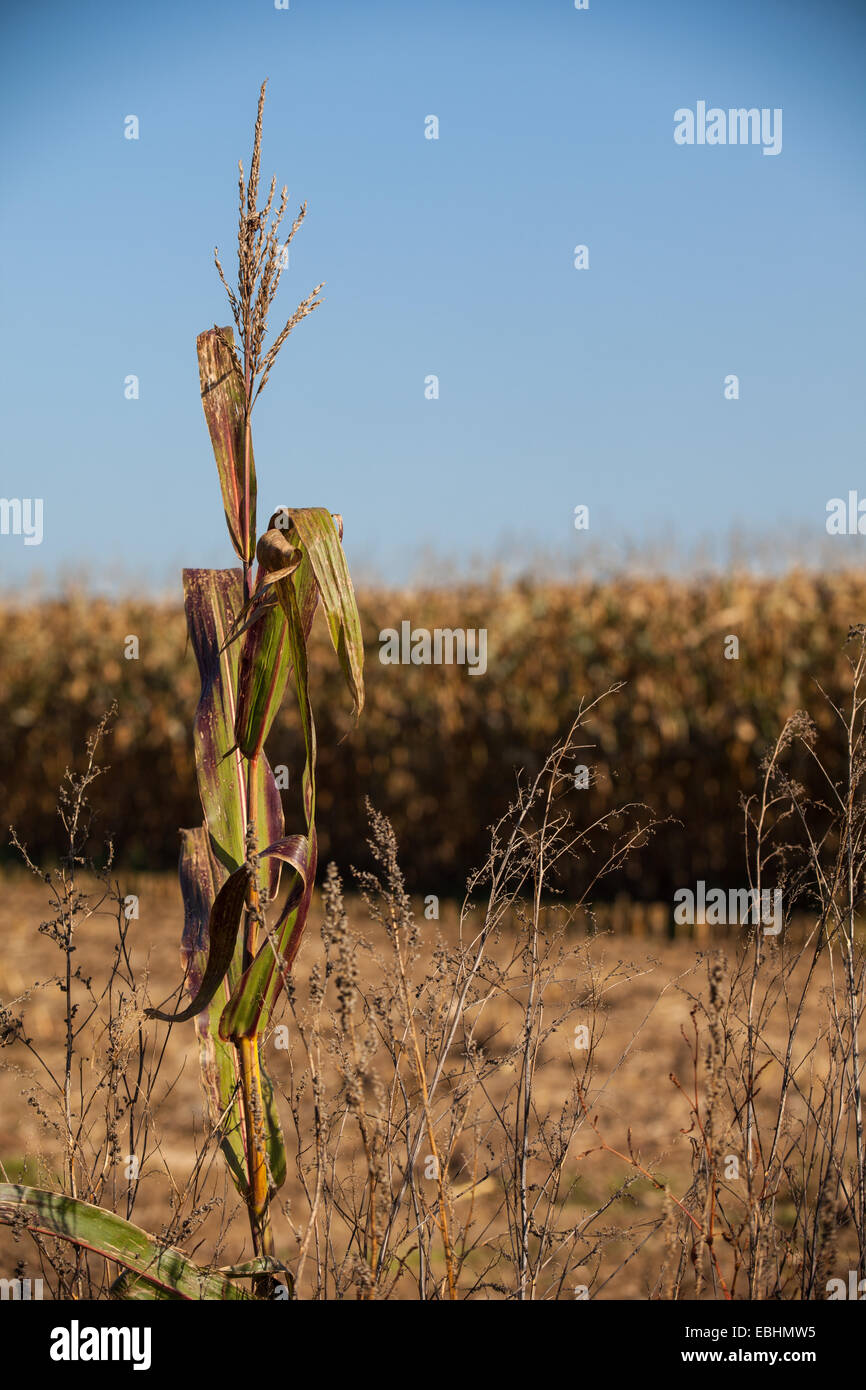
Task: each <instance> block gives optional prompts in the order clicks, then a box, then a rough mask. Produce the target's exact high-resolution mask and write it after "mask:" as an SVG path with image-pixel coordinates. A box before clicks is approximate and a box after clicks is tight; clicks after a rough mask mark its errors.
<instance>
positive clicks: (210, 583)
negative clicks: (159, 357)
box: [151, 84, 364, 1297]
mask: <svg viewBox="0 0 866 1390" xmlns="http://www.w3.org/2000/svg"><path fill="white" fill-rule="evenodd" d="M264 100H265V85H264V84H263V85H262V89H261V93H260V95H259V106H258V114H257V118H256V127H255V136H254V140H253V154H252V160H251V163H250V172H249V179H248V180H245V178H244V171H243V166H242V165H241V166H240V181H239V218H238V280H237V285H236V287H234V288H232V287H230V286H229V284H228V282H227V280H226V277H225V274H224V272H223V268H222V266H221V264H220V260H219V254H218V253H216V254H215V261H216V267H217V270H218V272H219V276H220V279H221V280H222V283H223V285H224V286H225V289H226V292H227V294H228V298H229V304H230V306H231V310H232V314H233V317H234V330H232V328H230V327H222V328H220V327H214V328H212V329H208V330H207V331H206V332H204V333H201V334H200V335H199V337H198V340H197V348H198V361H199V377H200V382H201V396H202V404H203V407H204V413H205V419H206V421H207V427H208V431H209V433H210V439H211V444H212V446H213V452H214V458H215V460H216V466H217V475H218V478H219V484H220V490H221V493H222V504H223V509H224V511H225V517H226V524H227V526H228V533H229V540H230V542H231V545H232V548H233V549H234V552H235V554H236V555H237V557H238V559H239V560H240V562H241V568H240V569H239V570H218V571H210V570H188V571H186V572H185V575H184V589H185V594H186V613H187V624H188V628H189V633H190V639H191V642H192V646H193V650H194V651H195V653H196V657H197V660H198V664H199V673H200V676H201V698H200V700H199V706H198V710H197V713H196V720H195V744H196V750H195V751H196V770H197V775H198V786H199V793H200V798H201V804H202V812H203V816H204V824H203V825H202V827H201V828H200V829H199V830H192V831H189V830H187V831H183V832H182V853H181V865H180V877H181V887H182V890H183V895H184V907H185V928H184V936H183V940H182V947H181V950H182V960H183V963H184V965H185V966H186V969H187V975H186V981H185V988H186V991H187V993H188V995H189V1003H188V1004H187V1005H186V1006H185V1007H183V1008H179V1009H177V1010H176V1011H174V1012H171V1011H164V1010H155V1009H154V1010H151V1013H152V1015H153V1016H155V1017H158V1018H162V1019H169V1020H172V1021H174V1022H183V1021H186V1020H189V1019H194V1020H195V1028H196V1032H197V1034H198V1039H199V1057H200V1063H201V1070H202V1081H203V1085H204V1091H205V1096H206V1098H207V1104H208V1110H209V1116H210V1120H211V1123H212V1124H213V1126H214V1127H215V1129H216V1131H217V1132H218V1133H219V1135H220V1139H221V1147H222V1151H223V1154H224V1156H225V1158H226V1161H227V1163H228V1166H229V1171H230V1173H231V1176H232V1178H233V1180H234V1182H235V1185H236V1186H237V1188H238V1191H239V1192H240V1193H241V1195H242V1197H243V1198H244V1200H245V1202H246V1205H247V1209H248V1214H249V1223H250V1232H251V1236H252V1243H253V1253H254V1257H255V1259H254V1264H253V1266H252V1268H253V1270H256V1269H257V1270H259V1271H260V1273H258V1274H257V1275H256V1277H255V1278H254V1280H253V1293H254V1294H255V1295H256V1296H257V1297H267V1296H269V1295H270V1294H271V1292H272V1290H273V1273H272V1270H273V1267H274V1261H273V1257H274V1239H273V1233H272V1229H271V1222H270V1203H271V1200H272V1198H273V1196H274V1193H275V1192H276V1191H277V1189H278V1188H279V1186H280V1185H281V1183H282V1182H283V1181H284V1180H285V1175H286V1152H285V1145H284V1142H283V1136H282V1132H281V1130H280V1125H279V1120H278V1117H277V1114H276V1108H275V1106H274V1101H273V1087H272V1086H271V1083H270V1080H269V1078H268V1076H267V1073H266V1071H265V1069H264V1067H263V1066H262V1060H261V1046H260V1039H261V1035H262V1033H263V1031H264V1029H265V1028H266V1027H267V1024H268V1021H269V1019H270V1017H271V1015H272V1012H273V1008H274V1005H275V1003H276V1001H277V999H278V997H279V994H280V992H281V990H282V989H283V988H284V986H285V983H286V979H287V977H288V974H289V971H290V970H291V966H292V962H293V961H294V958H295V956H296V954H297V951H298V947H299V945H300V942H301V937H302V935H303V931H304V926H305V923H306V918H307V914H308V911H309V907H310V901H311V898H312V892H313V885H314V881H315V874H316V861H317V851H316V825H315V812H316V734H315V724H314V721H313V711H312V705H311V702H310V692H309V681H308V672H307V642H308V639H309V635H310V630H311V627H312V623H313V618H314V616H315V613H316V609H317V608H318V606H319V604H320V603H321V606H322V609H323V612H324V615H325V619H326V622H327V625H328V630H329V633H330V636H331V641H332V643H333V645H334V650H335V652H336V655H337V659H338V661H339V663H340V666H341V668H342V670H343V673H344V675H345V678H346V683H347V686H348V690H349V695H350V697H351V701H352V706H353V709H354V711H355V714H356V716H357V715H359V714H360V712H361V709H362V708H363V704H364V679H363V665H364V648H363V641H362V637H361V625H360V621H359V618H358V609H357V605H356V602H355V594H354V590H353V588H352V581H351V579H350V577H349V570H348V566H347V564H346V559H345V556H344V554H343V548H342V534H343V523H342V517H340V516H339V515H337V514H332V513H331V512H330V511H328V510H327V509H326V508H324V507H307V508H291V507H281V508H279V509H278V510H277V511H275V512H274V513H273V514H272V516H271V519H270V521H269V523H268V525H267V527H266V528H265V530H264V531H263V533H262V534H261V535H260V536H259V535H258V534H257V530H256V500H257V496H256V494H257V487H256V469H255V459H254V453H253V444H252V414H253V407H254V405H255V402H256V400H257V399H258V396H259V394H260V392H261V390H262V388H263V387H264V385H265V383H266V382H267V379H268V376H269V374H270V371H271V368H272V367H273V365H274V362H275V361H276V358H277V354H278V353H279V351H280V348H281V347H282V346H283V344H284V343H285V341H286V339H287V338H288V337H289V335H290V333H291V332H292V330H293V329H294V328H295V327H296V326H297V325H298V324H299V323H300V322H301V320H302V319H304V318H306V317H307V315H308V314H311V313H312V312H313V310H314V309H315V308H317V307H318V305H319V303H320V301H319V299H318V297H317V296H318V293H319V290H320V289H321V288H322V287H321V285H319V286H317V287H316V289H315V290H313V291H312V293H311V294H309V295H308V296H307V298H306V299H304V300H303V301H302V302H301V304H300V305H299V306H298V308H297V309H296V310H295V311H294V313H293V314H292V315H291V316H290V317H289V318H288V320H287V321H286V322H285V324H284V326H283V327H282V328H281V329H280V331H279V332H278V333H277V334H276V336H275V337H274V338H273V340H272V341H271V342H270V343H268V342H267V338H268V319H269V312H270V309H271V306H272V304H273V301H274V296H275V295H276V291H277V287H278V285H279V282H280V277H281V275H282V271H283V267H284V265H285V264H286V263H287V257H286V254H285V253H286V251H287V249H288V246H289V244H290V243H291V241H292V239H293V237H294V235H295V233H296V232H297V230H298V228H299V227H300V225H301V223H302V222H303V220H304V217H305V216H306V205H303V206H302V207H301V209H300V211H299V212H298V214H297V216H296V217H295V219H294V221H293V222H292V225H291V228H290V230H289V231H288V233H287V234H285V233H283V234H281V233H280V227H281V224H282V221H283V217H284V214H285V211H286V205H287V201H288V194H287V191H286V189H285V188H284V189H283V190H282V193H281V196H280V200H279V204H278V205H276V206H275V204H274V194H275V191H276V182H275V181H274V180H272V181H271V185H270V189H269V192H268V195H267V198H266V199H265V202H264V206H263V207H261V208H260V207H259V173H260V165H261V137H262V115H263V110H264ZM235 332H236V334H237V337H235ZM290 683H291V684H292V685H293V686H294V690H295V695H296V699H297V708H298V715H299V719H300V724H301V730H302V733H303V737H304V749H305V762H304V769H303V778H302V787H303V817H304V824H303V827H302V828H299V833H295V834H287V833H286V827H285V823H284V819H283V810H282V805H281V802H280V796H279V792H278V790H277V787H276V783H275V780H274V776H273V773H272V771H271V768H270V764H269V763H268V760H267V756H266V754H265V751H264V745H265V740H266V739H267V736H268V732H269V730H270V728H271V726H272V724H273V721H274V718H275V716H276V713H277V711H278V709H279V707H280V705H281V703H282V701H283V698H284V696H285V693H286V690H287V688H288V686H289V684H290ZM284 865H285V866H286V869H287V871H288V874H289V882H288V884H287V885H286V887H287V895H286V898H285V901H284V903H283V906H282V909H281V910H280V911H278V910H277V898H278V893H279V886H280V874H281V871H282V867H283V866H284ZM269 919H272V920H269Z"/></svg>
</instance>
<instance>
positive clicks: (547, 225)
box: [0, 0, 866, 588]
mask: <svg viewBox="0 0 866 1390" xmlns="http://www.w3.org/2000/svg"><path fill="white" fill-rule="evenodd" d="M0 39H2V42H0V48H2V52H3V60H2V70H3V81H2V83H0V118H2V119H0V129H2V137H0V138H2V170H3V173H2V224H0V234H2V243H3V257H2V322H3V329H4V331H3V335H2V347H0V353H2V361H0V382H2V393H3V400H2V409H3V431H2V456H0V497H6V498H22V499H23V498H41V499H43V503H44V520H43V532H44V534H43V541H42V544H41V545H38V546H25V545H24V544H23V539H22V537H21V536H0V583H3V584H4V585H7V586H9V585H11V586H18V587H20V586H21V585H22V584H24V583H26V582H27V581H29V580H34V581H35V580H36V579H37V578H39V580H40V581H41V582H43V583H47V584H53V583H56V582H57V581H58V579H59V578H60V577H61V576H62V575H63V574H65V573H68V572H70V571H75V570H80V569H82V568H86V570H87V572H88V573H89V575H90V579H91V582H93V583H94V584H98V585H105V584H110V583H112V582H115V581H116V577H117V574H118V573H119V572H121V571H122V572H123V573H125V574H126V575H127V576H130V575H131V576H134V577H135V578H136V580H137V581H140V582H142V583H147V584H149V585H154V586H159V587H160V588H167V587H169V586H173V585H175V583H176V573H177V570H178V569H179V568H180V566H181V565H183V564H193V565H195V564H198V565H219V564H223V563H225V564H229V563H231V562H232V554H231V551H230V548H229V545H228V538H227V535H226V533H225V527H224V523H223V520H222V512H221V507H220V503H219V491H218V487H217V480H216V473H215V469H214V465H213V460H212V456H211V453H210V446H209V442H208V437H207V432H206V428H205V423H204V418H203V414H202V410H201V404H200V400H199V396H198V375H197V367H196V358H195V337H196V334H197V333H198V332H199V331H201V330H202V329H203V328H205V327H209V326H210V325H211V324H213V323H214V322H215V321H216V322H219V323H225V322H228V321H230V315H229V313H228V309H227V306H226V304H225V300H224V293H223V290H222V288H221V286H220V285H219V282H218V280H217V277H216V274H215V271H214V270H213V266H212V249H213V246H214V244H215V243H216V242H218V243H219V245H220V248H221V251H222V252H223V256H224V264H226V266H227V269H228V264H229V263H231V265H232V268H233V266H234V261H233V240H234V235H235V225H236V169H237V160H238V158H239V157H243V159H244V162H245V165H246V164H247V162H248V159H249V148H250V142H251V129H252V122H253V118H254V114H255V104H256V97H257V92H258V87H259V83H260V82H261V79H262V78H263V77H265V76H267V77H268V78H269V88H268V101H267V106H266V111H265V139H264V157H263V174H264V175H265V176H269V175H270V174H271V173H272V172H274V173H276V174H277V178H278V183H282V182H286V183H288V185H289V190H290V195H291V206H292V207H294V206H296V205H297V204H298V203H299V202H300V201H301V200H302V199H306V200H307V201H308V204H309V215H308V218H307V222H306V224H305V226H304V227H303V229H302V231H301V232H300V233H299V235H298V237H297V239H296V241H295V243H294V246H293V250H292V257H291V266H290V271H289V273H288V274H287V275H286V276H284V279H283V285H282V288H281V291H280V295H281V298H280V301H278V303H279V304H280V306H281V308H283V309H284V310H285V312H286V315H287V316H288V314H289V313H290V312H291V310H292V309H293V308H294V307H295V304H296V303H297V301H298V300H299V299H300V298H302V297H303V296H304V295H305V294H306V293H307V292H308V290H309V289H311V288H312V286H313V285H314V284H316V283H317V282H318V281H319V280H325V281H326V282H327V283H326V288H325V291H324V294H325V300H324V303H323V306H322V307H321V309H319V310H318V311H317V313H316V314H315V315H314V316H313V317H312V319H310V320H308V321H307V322H305V323H304V324H302V325H301V326H300V328H299V329H298V331H297V333H296V335H295V336H293V338H292V339H291V340H290V341H289V343H288V345H287V346H286V347H285V348H284V350H283V353H282V355H281V357H280V360H279V362H278V364H277V367H276V368H275V370H274V373H273V375H272V377H271V381H270V382H269V384H268V387H267V389H266V391H265V393H264V395H263V396H262V398H261V400H260V402H259V404H258V406H257V409H256V417H255V422H254V424H255V428H254V438H255V445H256V458H257V464H258V469H259V490H260V492H259V495H260V499H261V502H260V506H261V510H262V511H263V512H264V517H262V520H264V519H266V517H267V515H268V514H269V512H270V510H271V508H272V506H275V505H277V504H289V505H297V506H303V505H326V506H328V507H330V508H331V510H332V511H340V512H342V513H343V515H344V517H345V528H346V530H345V540H346V548H347V551H348V553H349V557H350V562H351V563H352V565H353V566H354V567H357V568H358V569H360V571H361V572H364V571H368V572H369V571H370V570H375V571H376V572H378V573H379V574H380V575H382V576H383V577H384V578H386V579H388V580H399V579H401V578H403V577H404V576H406V575H408V574H417V572H418V570H419V566H421V565H422V563H423V565H425V566H426V574H427V576H428V577H429V578H430V579H436V578H442V577H445V578H447V577H448V576H449V575H450V574H452V573H454V572H455V569H456V564H457V561H458V559H459V558H462V557H466V556H468V555H472V556H474V557H476V558H477V557H481V558H482V559H483V558H484V557H486V556H493V555H499V556H501V555H502V554H503V553H504V550H505V549H506V548H510V549H511V551H512V552H513V553H514V554H518V555H519V554H521V553H523V552H524V551H525V552H526V553H529V552H530V551H533V550H534V551H536V552H546V553H548V554H550V553H553V552H556V551H559V550H561V551H562V552H563V553H564V554H566V555H568V554H574V553H576V552H577V551H579V548H580V547H581V546H586V545H587V544H588V543H589V542H590V541H592V542H594V543H596V544H608V545H612V546H614V547H617V546H626V545H627V544H630V543H638V544H645V545H648V546H651V547H654V548H655V549H656V550H660V551H661V552H662V553H668V554H670V555H674V554H675V553H676V552H677V550H678V549H680V550H682V549H684V548H687V547H688V546H690V545H693V544H695V543H696V542H697V541H699V540H700V539H701V538H702V537H711V538H719V537H720V536H723V535H727V534H730V533H733V534H735V535H736V534H737V533H738V532H739V533H740V534H742V535H746V534H749V533H750V534H756V535H758V536H764V537H774V536H779V535H784V534H785V532H786V531H787V533H788V534H789V535H791V536H794V535H798V536H803V537H805V538H806V541H807V542H808V540H809V538H815V539H817V538H820V537H821V535H822V534H823V532H824V521H825V507H826V503H827V501H828V499H829V498H831V497H833V496H836V495H847V493H848V491H849V489H852V488H854V489H856V488H858V487H859V489H860V491H861V494H862V495H863V496H864V497H866V467H864V449H863V442H864V414H866V405H864V399H866V393H864V389H863V382H864V354H866V349H864V341H866V330H864V324H866V275H864V227H866V216H864V214H866V179H864V173H866V160H864V152H866V84H864V81H863V72H864V57H866V4H864V3H862V0H860V3H855V2H854V0H844V2H843V0H821V3H814V4H807V3H803V2H802V0H778V2H777V0H728V3H725V4H719V3H716V2H715V0H712V2H710V0H679V3H673V0H654V3H649V0H590V7H589V9H588V10H586V11H577V10H575V8H574V4H573V0H431V3H421V0H402V3H387V0H364V3H358V0H291V7H290V8H289V9H288V10H277V9H275V7H274V4H273V0H243V3H240V2H238V3H226V0H209V3H204V0H184V3H177V0H171V2H170V3H169V2H168V0H150V3H147V4H137V5H124V4H118V3H116V0H115V3H111V4H109V3H102V0H95V2H91V3H87V2H86V0H85V3H83V4H81V5H67V4H61V3H57V0H51V2H49V3H43V4H36V5H30V6H24V5H19V6H15V7H12V6H6V7H4V13H3V19H2V36H0ZM699 101H705V102H706V103H707V106H708V107H713V106H718V107H721V108H723V109H727V108H731V107H741V106H742V107H758V108H769V109H775V108H781V109H782V111H783V126H782V132H783V140H782V150H781V153H780V154H778V155H777V156H767V155H764V154H763V153H762V150H761V148H760V147H756V146H745V147H744V146H731V145H726V146H712V147H711V146H709V145H703V146H699V145H694V146H680V145H677V144H676V143H675V141H674V138H673V132H674V113H675V111H676V110H677V109H679V108H686V107H689V108H691V109H695V108H696V105H697V103H698V102H699ZM130 114H134V115H136V116H137V117H138V119H139V122H140V138H139V140H137V141H132V140H127V139H125V138H124V118H125V117H126V116H127V115H130ZM429 115H435V116H437V117H438V120H439V139H438V140H428V139H425V118H426V117H427V116H429ZM578 244H585V245H586V246H588V248H589V268H588V269H586V270H576V269H575V268H574V264H573V261H574V248H575V246H576V245H578ZM731 373H734V374H736V375H737V376H738V377H739V382H740V387H739V389H740V398H739V400H736V401H732V400H726V399H725V398H724V380H725V377H726V376H727V375H728V374H731ZM129 374H135V375H136V376H138V378H139V382H140V397H139V399H138V400H133V401H130V400H126V399H125V398H124V380H125V378H126V377H127V376H128V375H129ZM432 374H435V375H436V376H438V378H439V383H440V387H439V389H440V394H439V399H438V400H427V399H425V378H426V377H428V376H429V375H432ZM580 503H583V504H586V505H588V506H589V508H590V531H589V533H586V534H581V533H578V532H576V531H575V529H574V526H573V512H574V507H575V506H576V505H577V504H580ZM843 543H844V542H843ZM862 544H863V545H866V538H864V539H863V541H862ZM434 557H438V561H439V563H438V564H437V561H436V558H434Z"/></svg>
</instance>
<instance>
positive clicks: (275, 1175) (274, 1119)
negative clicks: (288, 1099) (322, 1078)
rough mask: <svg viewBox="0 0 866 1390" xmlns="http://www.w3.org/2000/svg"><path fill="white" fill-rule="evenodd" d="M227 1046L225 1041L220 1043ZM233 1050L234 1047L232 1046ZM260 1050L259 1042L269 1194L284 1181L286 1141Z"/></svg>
mask: <svg viewBox="0 0 866 1390" xmlns="http://www.w3.org/2000/svg"><path fill="white" fill-rule="evenodd" d="M222 1046H223V1047H227V1046H228V1044H227V1043H223V1044H222ZM232 1051H234V1048H232ZM261 1059H262V1050H261V1044H259V1075H260V1077H261V1081H262V1104H263V1106H264V1112H265V1142H266V1146H267V1152H268V1174H269V1177H270V1180H271V1182H270V1186H271V1196H273V1194H274V1193H275V1192H276V1191H277V1189H278V1188H280V1187H282V1185H283V1183H284V1182H285V1181H286V1173H287V1167H286V1143H285V1140H284V1138H283V1129H282V1125H281V1124H280V1117H279V1114H278V1112H277V1099H276V1094H275V1092H274V1083H273V1082H272V1081H271V1078H270V1077H269V1076H268V1074H267V1072H266V1071H265V1069H264V1067H263V1066H262V1060H261Z"/></svg>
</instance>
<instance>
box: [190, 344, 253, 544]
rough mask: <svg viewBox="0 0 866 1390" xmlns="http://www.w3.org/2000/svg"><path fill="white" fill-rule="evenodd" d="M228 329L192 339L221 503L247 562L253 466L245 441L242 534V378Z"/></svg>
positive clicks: (250, 531)
mask: <svg viewBox="0 0 866 1390" xmlns="http://www.w3.org/2000/svg"><path fill="white" fill-rule="evenodd" d="M233 344H234V333H233V332H232V330H231V328H210V329H208V331H207V332H206V333H200V334H199V336H198V338H197V340H196V348H197V350H198V371H199V380H200V382H201V399H202V405H203V406H204V413H205V419H206V420H207V427H208V430H209V431H210V438H211V444H212V445H213V451H214V458H215V459H216V465H217V472H218V473H219V480H220V488H221V489H222V495H223V507H224V509H225V514H226V522H227V524H228V528H229V535H230V536H231V541H232V545H233V546H234V549H235V553H236V554H237V555H238V556H239V557H240V559H241V560H243V561H244V562H245V564H251V563H252V559H253V554H254V552H255V545H256V469H255V463H254V461H253V447H252V441H250V450H249V457H250V516H249V530H248V532H247V535H246V537H244V434H245V421H244V399H245V397H244V382H243V377H242V376H241V373H240V371H239V369H238V365H237V363H236V362H235V358H234V354H233V352H232V345H233Z"/></svg>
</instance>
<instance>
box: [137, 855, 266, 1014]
mask: <svg viewBox="0 0 866 1390" xmlns="http://www.w3.org/2000/svg"><path fill="white" fill-rule="evenodd" d="M249 881H250V872H249V869H248V868H247V865H246V864H242V865H241V867H240V868H239V869H236V870H235V872H234V873H233V874H230V875H229V877H228V878H227V879H226V881H225V883H224V884H223V886H222V888H221V889H220V890H219V892H218V893H217V895H216V898H215V899H214V905H213V907H212V909H211V914H210V920H209V922H208V933H207V934H208V949H207V963H206V965H205V968H204V972H203V974H202V978H201V984H200V985H199V987H198V991H197V993H196V996H195V998H194V999H193V1000H192V1002H191V1003H190V1004H187V1006H186V1008H185V1009H181V1010H180V1012H179V1013H174V1014H173V1013H167V1012H164V1011H163V1010H162V1009H147V1010H146V1011H145V1012H146V1013H147V1016H148V1018H158V1019H161V1020H162V1022H163V1023H185V1022H186V1021H187V1019H189V1018H195V1016H196V1014H200V1013H202V1012H203V1011H204V1010H205V1009H206V1008H207V1007H208V1005H209V1004H210V1002H211V1000H212V999H213V997H214V995H215V994H216V992H217V990H218V989H219V987H220V985H221V984H222V982H223V980H224V979H225V977H226V975H227V974H228V970H229V966H230V965H231V963H232V959H233V957H234V954H235V947H236V945H237V941H238V934H239V931H240V925H241V922H242V921H243V918H244V907H245V905H246V899H247V887H248V885H249Z"/></svg>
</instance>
